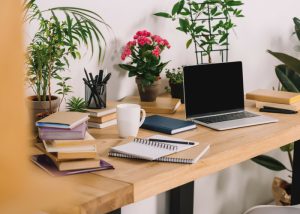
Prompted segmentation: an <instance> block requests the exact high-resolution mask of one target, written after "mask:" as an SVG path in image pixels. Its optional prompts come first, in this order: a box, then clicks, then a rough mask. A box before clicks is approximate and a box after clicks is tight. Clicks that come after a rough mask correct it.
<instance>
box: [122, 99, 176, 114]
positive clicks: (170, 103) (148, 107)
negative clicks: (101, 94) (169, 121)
mask: <svg viewBox="0 0 300 214" xmlns="http://www.w3.org/2000/svg"><path fill="white" fill-rule="evenodd" d="M122 102H124V103H134V104H139V105H140V106H141V107H142V108H143V109H144V110H145V111H146V112H147V113H153V114H172V113H175V112H176V110H177V109H178V108H179V106H180V105H181V102H180V99H174V98H171V97H157V98H156V101H154V102H141V100H140V98H139V97H138V96H129V97H125V98H124V99H123V100H122Z"/></svg>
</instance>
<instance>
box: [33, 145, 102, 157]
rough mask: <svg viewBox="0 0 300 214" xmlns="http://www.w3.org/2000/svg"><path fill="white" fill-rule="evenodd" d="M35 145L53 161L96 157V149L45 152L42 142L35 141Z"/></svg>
mask: <svg viewBox="0 0 300 214" xmlns="http://www.w3.org/2000/svg"><path fill="white" fill-rule="evenodd" d="M35 146H36V147H37V148H38V149H39V150H40V151H41V152H43V153H45V154H46V155H47V156H48V157H50V158H51V159H52V160H53V161H55V162H60V161H66V160H75V159H76V160H79V159H92V158H97V156H98V154H97V149H96V147H95V150H94V151H78V152H51V153H50V152H47V151H46V149H45V147H44V145H43V144H42V143H36V144H35Z"/></svg>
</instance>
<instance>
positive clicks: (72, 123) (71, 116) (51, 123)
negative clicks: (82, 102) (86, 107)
mask: <svg viewBox="0 0 300 214" xmlns="http://www.w3.org/2000/svg"><path fill="white" fill-rule="evenodd" d="M88 119H89V116H88V114H86V113H80V112H56V113H54V114H51V115H49V116H48V117H45V118H43V119H41V120H39V121H37V122H36V126H37V127H50V128H51V127H52V128H60V129H73V128H74V127H76V126H78V125H80V124H81V123H83V122H85V121H87V120H88Z"/></svg>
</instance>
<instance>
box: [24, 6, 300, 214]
mask: <svg viewBox="0 0 300 214" xmlns="http://www.w3.org/2000/svg"><path fill="white" fill-rule="evenodd" d="M174 2H175V1H162V0H143V1H141V0H130V1H124V0H111V1H107V0H85V1H82V0H52V1H46V0H38V4H39V5H40V6H41V7H42V8H44V9H46V8H49V7H53V6H63V5H73V6H76V7H84V8H87V9H90V10H94V11H96V12H98V13H99V14H100V15H101V16H102V17H103V18H104V19H105V20H106V22H107V23H108V24H109V25H110V26H111V27H112V29H113V32H114V34H115V41H116V43H114V39H113V38H111V39H110V42H109V43H110V47H109V48H108V55H107V58H106V60H105V63H104V65H102V67H106V68H108V70H109V71H110V72H112V73H113V78H112V80H111V82H110V83H109V87H108V88H109V90H108V96H109V98H111V99H119V98H122V97H124V96H126V95H129V94H132V93H136V86H135V84H134V79H133V78H131V79H129V78H127V76H126V73H125V72H123V71H120V69H118V66H116V64H118V63H120V50H121V47H122V45H124V44H125V43H126V42H127V41H129V40H130V39H131V38H132V36H133V34H134V33H135V32H136V31H137V30H140V29H148V30H149V31H151V32H153V33H155V34H159V35H161V36H162V37H165V38H167V39H168V40H169V42H170V44H171V45H172V48H171V49H170V50H166V51H165V52H164V56H163V60H172V62H171V63H170V66H173V67H175V66H180V65H189V64H195V56H194V53H193V48H192V46H191V48H190V49H189V50H186V49H185V41H186V40H187V37H186V36H185V35H184V34H183V33H181V32H178V31H177V30H176V29H175V26H176V25H175V23H173V22H171V21H170V20H166V19H163V18H158V17H155V16H153V15H152V14H153V13H155V12H158V11H169V10H170V8H171V6H172V5H173V4H174ZM244 2H245V5H244V15H245V18H243V19H239V20H237V21H236V23H237V24H238V27H237V28H236V29H235V32H236V35H235V34H234V33H232V34H231V37H230V42H231V46H230V53H229V56H230V61H234V60H242V61H243V65H244V82H245V91H246V92H247V91H249V90H253V89H256V88H272V87H277V84H278V81H277V80H276V77H275V75H274V66H275V65H276V64H277V63H278V61H276V60H275V59H274V58H272V57H271V56H270V55H268V54H267V53H266V50H267V49H271V50H274V51H285V52H288V53H291V54H294V55H296V53H295V52H294V51H293V49H294V46H295V45H296V44H297V42H296V39H295V38H293V37H291V34H292V32H293V23H292V17H294V16H299V11H300V10H299V9H300V2H299V1H297V0H285V1H279V0H264V1H261V0H244ZM28 31H29V32H30V31H32V29H28ZM28 35H30V34H28ZM28 37H29V38H30V36H28ZM29 38H28V39H29ZM296 56H297V55H296ZM83 67H86V68H87V69H88V71H93V72H97V70H98V68H99V66H98V65H97V64H96V62H95V61H92V62H91V61H89V60H88V57H86V58H85V59H83V60H82V61H77V62H73V63H72V65H71V67H70V71H71V73H72V74H71V75H72V78H73V79H72V85H73V91H74V94H73V95H75V96H82V97H83V95H84V90H83V84H82V80H81V79H82V77H83ZM165 84H166V81H165ZM28 93H30V92H28ZM275 153H276V155H277V156H281V159H284V160H286V157H285V156H282V154H280V153H279V152H275ZM273 176H274V173H272V172H269V171H267V170H265V169H262V168H261V167H258V166H256V165H255V164H253V163H252V162H245V163H242V164H239V165H236V166H233V167H231V168H229V169H226V170H224V171H222V172H220V173H217V174H214V175H211V176H207V177H205V178H202V179H199V180H197V181H196V188H195V213H205V214H219V213H222V214H238V213H242V212H243V211H244V210H245V209H247V208H248V207H250V206H253V205H255V204H261V203H266V202H268V201H270V200H271V192H270V191H271V190H270V185H271V179H272V178H273ZM167 202H168V197H167V195H166V194H161V195H159V196H158V197H153V198H150V199H147V200H144V201H142V202H140V203H137V204H134V205H129V206H127V207H124V208H123V213H125V214H135V213H136V214H137V213H143V214H163V213H166V212H167V211H166V209H167V208H166V206H165V205H166V204H167Z"/></svg>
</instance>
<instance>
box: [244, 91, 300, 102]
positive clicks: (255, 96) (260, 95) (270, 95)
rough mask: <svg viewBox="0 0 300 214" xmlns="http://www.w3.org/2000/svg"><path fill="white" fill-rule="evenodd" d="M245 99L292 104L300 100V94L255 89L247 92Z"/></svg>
mask: <svg viewBox="0 0 300 214" xmlns="http://www.w3.org/2000/svg"><path fill="white" fill-rule="evenodd" d="M246 99H249V100H256V101H261V102H269V103H281V104H293V103H296V102H298V101H300V94H299V93H293V92H287V91H273V90H268V89H257V90H255V91H252V92H249V93H247V94H246Z"/></svg>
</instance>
